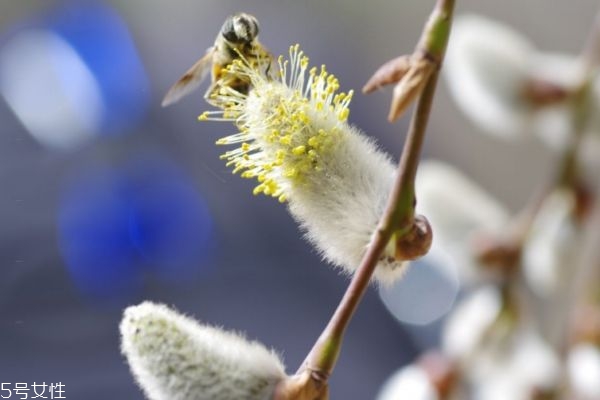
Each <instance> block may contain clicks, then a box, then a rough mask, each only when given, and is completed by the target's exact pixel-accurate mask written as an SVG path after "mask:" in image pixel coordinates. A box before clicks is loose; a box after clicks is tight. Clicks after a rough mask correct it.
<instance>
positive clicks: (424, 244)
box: [395, 215, 433, 261]
mask: <svg viewBox="0 0 600 400" xmlns="http://www.w3.org/2000/svg"><path fill="white" fill-rule="evenodd" d="M432 240H433V232H432V231H431V225H429V221H427V218H425V217H424V216H422V215H417V216H415V218H414V220H413V225H412V227H411V228H410V230H409V231H408V232H406V233H405V234H403V235H400V236H398V237H397V238H396V249H395V250H396V252H395V257H396V259H397V260H407V261H408V260H415V259H417V258H419V257H422V256H424V255H425V254H427V252H428V251H429V249H430V248H431V241H432Z"/></svg>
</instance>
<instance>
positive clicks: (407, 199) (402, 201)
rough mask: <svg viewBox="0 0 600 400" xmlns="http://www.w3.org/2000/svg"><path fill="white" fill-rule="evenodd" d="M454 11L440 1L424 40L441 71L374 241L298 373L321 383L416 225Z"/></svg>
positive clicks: (426, 95) (415, 124) (421, 109)
mask: <svg viewBox="0 0 600 400" xmlns="http://www.w3.org/2000/svg"><path fill="white" fill-rule="evenodd" d="M453 7H454V0H438V2H437V5H436V7H435V9H434V11H433V13H432V16H431V17H430V19H429V21H428V23H427V25H426V26H425V29H424V32H423V36H422V39H421V41H420V46H422V48H419V50H421V51H422V52H423V53H424V54H426V55H427V54H429V55H434V56H435V58H436V62H437V63H438V68H436V69H435V70H434V71H433V72H432V73H431V75H430V77H429V79H428V81H427V84H426V85H425V88H424V89H423V92H422V93H421V95H420V97H419V100H418V103H417V107H416V110H415V112H414V114H413V117H412V121H411V124H410V128H409V132H408V136H407V139H406V142H405V144H404V149H403V151H402V155H401V158H400V162H399V166H398V175H397V176H396V180H395V182H394V186H393V188H392V191H391V193H390V196H389V198H388V203H387V206H386V208H385V211H384V213H383V215H382V217H381V219H380V221H379V224H378V226H377V230H376V232H375V234H374V235H373V239H372V241H371V243H370V245H369V247H368V249H367V251H366V253H365V255H364V257H363V259H362V261H361V263H360V265H359V267H358V269H357V270H356V273H355V274H354V276H353V278H352V280H351V282H350V284H349V286H348V288H347V290H346V292H345V293H344V296H343V298H342V300H341V301H340V303H339V305H338V307H337V309H336V310H335V312H334V314H333V316H332V317H331V319H330V320H329V323H328V324H327V326H326V327H325V329H324V330H323V332H322V333H321V335H320V336H319V339H318V340H317V342H316V343H315V345H314V346H313V348H312V349H311V351H310V353H309V354H308V356H307V358H306V360H305V362H304V364H303V366H302V367H301V368H300V369H301V370H304V369H309V370H311V371H313V372H314V373H315V374H317V376H318V378H320V379H323V380H326V379H327V377H328V376H329V375H330V374H331V372H332V371H333V368H334V367H335V364H336V362H337V359H338V356H339V353H340V350H341V346H342V341H343V337H344V333H345V331H346V328H347V327H348V324H349V322H350V320H351V319H352V316H353V315H354V312H355V311H356V308H357V307H358V304H359V303H360V301H361V299H362V297H363V295H364V293H365V291H366V290H367V288H368V286H369V283H370V281H371V276H372V275H373V272H374V271H375V268H376V267H377V264H378V262H379V259H380V257H381V255H382V253H383V251H384V249H385V247H386V245H387V243H388V242H389V241H390V239H391V237H392V235H393V234H394V233H395V232H396V231H397V230H399V229H401V228H408V227H410V226H411V225H412V222H413V218H414V205H415V176H416V172H417V166H418V164H419V158H420V154H421V148H422V145H423V140H424V137H425V131H426V128H427V121H428V120H429V114H430V111H431V105H432V102H433V97H434V94H435V88H436V84H437V78H438V75H439V65H440V64H441V60H442V58H443V56H444V52H445V47H446V44H447V42H448V36H449V34H450V23H451V17H452V10H453ZM403 230H404V229H403Z"/></svg>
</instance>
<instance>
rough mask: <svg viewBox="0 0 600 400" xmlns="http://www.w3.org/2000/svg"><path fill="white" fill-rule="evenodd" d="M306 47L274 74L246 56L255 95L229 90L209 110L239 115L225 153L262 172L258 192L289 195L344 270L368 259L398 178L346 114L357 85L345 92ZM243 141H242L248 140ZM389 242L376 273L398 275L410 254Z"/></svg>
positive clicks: (302, 221) (245, 171)
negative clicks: (314, 63)
mask: <svg viewBox="0 0 600 400" xmlns="http://www.w3.org/2000/svg"><path fill="white" fill-rule="evenodd" d="M308 63H309V61H308V57H306V56H305V55H304V53H303V52H302V51H300V50H299V48H298V46H292V48H291V49H290V60H289V64H288V62H287V61H283V59H280V62H279V65H280V70H281V75H280V76H279V77H278V78H277V79H268V78H266V77H264V76H262V75H261V74H260V72H258V71H257V70H256V69H254V68H252V67H251V66H249V65H246V64H244V63H234V65H233V66H232V67H231V68H232V69H233V70H234V71H235V72H236V73H239V74H242V75H246V76H249V77H250V78H251V80H252V90H251V91H250V92H249V93H248V94H247V95H246V94H241V93H238V92H235V91H233V90H229V91H228V90H224V91H223V93H221V94H220V95H219V96H220V97H219V99H218V100H219V101H218V103H217V104H224V105H225V106H224V110H222V111H211V112H207V113H205V114H203V115H202V116H201V117H200V119H201V120H210V119H211V118H213V117H211V115H215V114H217V115H220V117H219V118H213V119H216V120H219V121H223V120H225V121H231V122H233V123H234V124H236V126H237V127H238V129H239V132H238V133H236V134H234V135H231V136H228V137H225V138H223V139H220V140H219V141H218V142H217V143H218V144H225V145H234V144H237V145H238V146H239V147H238V148H236V149H234V150H230V151H228V152H226V153H225V154H224V155H223V158H225V159H226V160H227V161H228V165H231V166H233V167H234V172H239V173H240V175H241V176H242V177H244V178H250V179H256V180H257V181H258V185H257V186H256V187H255V189H254V193H255V194H259V193H263V194H266V195H268V196H272V197H276V198H278V199H279V200H280V201H282V202H287V204H288V208H289V210H290V213H291V214H292V216H293V217H294V219H295V220H296V221H297V222H298V224H299V225H300V227H301V229H302V230H303V232H304V233H305V235H306V237H307V238H308V240H309V241H310V242H311V243H312V244H313V245H314V246H315V247H316V248H317V250H318V251H319V252H320V254H322V256H323V257H324V258H325V259H326V260H328V261H330V262H331V263H333V264H334V265H336V266H339V267H341V268H342V269H343V270H344V271H346V272H349V273H353V272H354V271H355V270H356V269H357V268H358V266H359V264H360V262H361V259H362V257H363V255H364V254H365V252H366V250H367V247H368V245H369V244H370V242H371V238H372V236H373V234H374V232H375V230H376V228H377V224H378V221H379V219H380V217H381V216H382V214H383V211H384V208H385V205H386V203H387V198H388V196H389V193H390V191H391V188H392V186H393V181H394V175H395V168H394V166H393V164H392V162H391V160H390V158H389V157H388V156H387V155H386V154H385V153H383V152H382V151H381V150H379V149H378V148H377V146H376V145H375V144H374V142H373V141H372V140H371V139H369V138H368V137H367V136H365V135H364V134H362V133H361V132H359V131H358V130H357V129H356V128H354V127H351V126H350V125H349V124H348V123H347V122H346V120H347V118H348V114H349V109H348V105H349V103H350V100H351V98H352V93H351V92H349V93H339V92H338V89H339V82H338V81H337V78H335V76H333V75H331V74H329V73H328V72H327V71H326V69H325V67H324V66H323V67H322V68H321V69H320V72H319V70H318V69H309V66H308ZM240 144H241V145H240ZM389 247H390V248H387V249H386V253H385V254H384V255H383V256H382V257H381V259H380V261H379V264H378V266H377V268H376V270H375V273H374V277H375V278H376V279H377V280H378V281H379V282H382V283H384V284H389V283H391V282H392V281H393V280H394V279H396V278H397V277H399V276H401V275H402V273H403V272H404V269H405V266H406V263H405V262H403V261H398V260H395V259H394V257H393V256H394V249H393V248H392V247H393V246H389Z"/></svg>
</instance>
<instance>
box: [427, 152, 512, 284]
mask: <svg viewBox="0 0 600 400" xmlns="http://www.w3.org/2000/svg"><path fill="white" fill-rule="evenodd" d="M416 194H417V211H418V212H419V213H421V214H423V215H426V216H427V218H428V219H429V223H430V224H431V228H432V230H433V232H434V236H435V240H434V242H433V248H434V249H440V250H441V251H442V252H444V253H446V254H448V255H449V256H450V257H451V258H452V259H453V261H454V263H453V264H454V265H456V266H457V268H458V271H457V273H458V276H459V278H460V280H461V281H462V284H463V285H469V284H472V283H474V282H477V281H481V280H484V279H483V278H489V277H487V276H485V274H484V273H483V272H482V271H483V270H482V268H481V266H480V264H479V262H478V261H477V260H476V259H475V257H474V256H473V250H472V248H471V241H472V240H471V239H472V238H473V235H474V234H476V233H478V232H485V233H497V232H500V231H501V230H502V229H503V228H504V227H505V226H506V224H507V223H508V221H509V213H508V211H507V210H506V209H505V208H504V207H503V205H502V204H501V203H500V202H499V201H497V200H496V199H495V198H494V197H492V196H491V195H490V194H488V193H487V192H485V190H484V189H483V188H481V187H480V186H478V185H477V184H476V183H475V182H472V181H471V180H469V178H467V177H466V176H465V175H463V174H462V173H461V172H460V171H458V170H457V169H456V168H454V167H452V166H450V165H448V164H445V163H443V162H440V161H433V160H427V161H423V162H421V165H420V166H419V171H418V172H417V181H416Z"/></svg>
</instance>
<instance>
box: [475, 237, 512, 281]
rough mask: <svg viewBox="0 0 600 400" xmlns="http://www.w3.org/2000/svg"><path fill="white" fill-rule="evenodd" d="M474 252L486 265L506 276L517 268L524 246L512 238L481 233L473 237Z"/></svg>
mask: <svg viewBox="0 0 600 400" xmlns="http://www.w3.org/2000/svg"><path fill="white" fill-rule="evenodd" d="M473 252H474V255H475V258H476V259H477V261H479V262H480V263H481V264H482V265H483V266H484V267H486V268H487V269H489V270H491V271H496V272H499V273H500V274H501V275H502V276H505V277H506V276H508V275H511V274H512V273H513V272H514V271H515V270H516V269H517V268H516V267H517V266H518V265H519V262H520V260H521V252H522V246H521V245H520V244H519V243H517V242H516V241H513V240H510V239H503V238H499V237H496V236H493V235H489V234H486V233H479V234H477V235H476V236H475V237H474V239H473Z"/></svg>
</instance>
